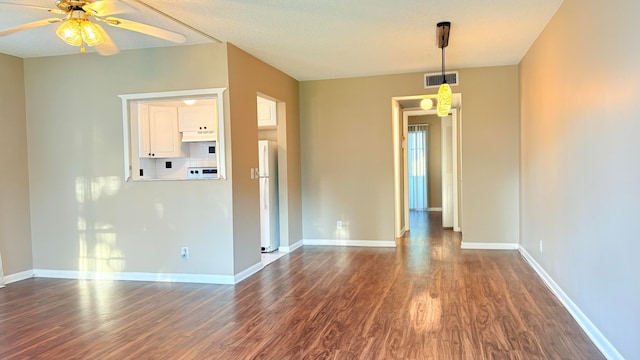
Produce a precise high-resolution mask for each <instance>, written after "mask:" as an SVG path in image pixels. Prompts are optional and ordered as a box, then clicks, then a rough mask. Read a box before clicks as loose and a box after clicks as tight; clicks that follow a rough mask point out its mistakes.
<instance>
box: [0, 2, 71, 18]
mask: <svg viewBox="0 0 640 360" xmlns="http://www.w3.org/2000/svg"><path fill="white" fill-rule="evenodd" d="M0 4H3V5H15V6H22V7H28V8H30V9H38V10H44V11H48V12H50V13H54V14H60V15H65V14H66V13H67V12H66V11H64V10H60V9H52V8H47V7H43V6H36V5H27V4H16V3H9V2H5V1H0Z"/></svg>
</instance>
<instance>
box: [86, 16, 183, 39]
mask: <svg viewBox="0 0 640 360" xmlns="http://www.w3.org/2000/svg"><path fill="white" fill-rule="evenodd" d="M99 20H101V21H104V22H106V23H107V24H109V25H111V26H114V27H118V28H122V29H127V30H131V31H136V32H139V33H142V34H146V35H151V36H155V37H157V38H160V39H164V40H168V41H172V42H174V43H179V44H181V43H183V42H185V41H186V40H187V37H186V36H184V35H183V34H180V33H177V32H173V31H169V30H165V29H161V28H159V27H155V26H151V25H147V24H143V23H139V22H135V21H131V20H125V19H118V18H112V17H109V18H106V19H99Z"/></svg>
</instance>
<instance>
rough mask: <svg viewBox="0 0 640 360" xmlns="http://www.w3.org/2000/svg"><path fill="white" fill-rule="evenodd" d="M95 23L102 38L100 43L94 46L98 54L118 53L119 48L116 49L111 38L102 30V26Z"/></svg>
mask: <svg viewBox="0 0 640 360" xmlns="http://www.w3.org/2000/svg"><path fill="white" fill-rule="evenodd" d="M95 25H96V27H97V28H98V31H99V32H100V35H102V38H103V39H104V41H103V42H102V43H100V44H98V45H96V46H95V48H96V51H97V52H98V54H100V55H104V56H109V55H115V54H117V53H119V52H120V50H118V47H117V46H116V44H115V43H114V42H113V40H111V37H110V36H109V34H107V32H106V31H104V29H103V28H102V26H100V25H98V24H95Z"/></svg>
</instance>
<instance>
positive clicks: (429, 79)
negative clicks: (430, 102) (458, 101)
mask: <svg viewBox="0 0 640 360" xmlns="http://www.w3.org/2000/svg"><path fill="white" fill-rule="evenodd" d="M444 76H445V77H446V79H447V84H449V85H450V86H456V85H458V72H457V71H452V72H446V73H445V74H444ZM440 84H442V73H441V72H439V73H430V74H424V88H425V89H429V88H437V87H440Z"/></svg>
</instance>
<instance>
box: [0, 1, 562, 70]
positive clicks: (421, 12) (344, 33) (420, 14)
mask: <svg viewBox="0 0 640 360" xmlns="http://www.w3.org/2000/svg"><path fill="white" fill-rule="evenodd" d="M116 1H123V2H125V3H127V4H129V5H131V6H132V7H134V8H135V10H134V11H132V12H130V13H126V14H119V15H116V17H121V18H125V19H129V20H134V21H139V22H143V23H147V24H150V25H154V26H159V27H163V28H166V29H169V30H173V31H177V32H180V33H183V34H185V35H186V36H187V42H186V44H197V43H207V42H212V40H211V39H209V38H207V37H205V36H202V35H200V34H198V33H197V32H195V31H192V30H190V29H188V28H187V27H185V26H182V25H180V24H178V23H176V22H174V21H172V20H169V19H167V18H165V17H163V16H161V15H159V14H157V13H154V12H153V11H151V10H149V9H148V8H145V7H144V6H143V5H141V4H139V3H138V2H137V1H136V0H116ZM144 1H145V2H146V3H148V4H149V5H151V6H153V7H155V8H157V9H159V10H161V11H162V12H165V13H167V14H169V15H170V16H172V17H174V18H176V19H179V20H181V21H183V22H185V23H187V24H189V25H191V26H192V27H194V28H196V29H198V30H200V31H202V32H204V33H206V34H208V35H210V36H212V37H214V38H217V39H220V40H221V41H228V42H231V43H233V44H235V45H236V46H238V47H240V48H241V49H243V50H245V51H247V52H249V53H250V54H252V55H254V56H256V57H258V58H260V59H262V60H263V61H265V62H267V63H269V64H271V65H273V66H275V67H276V68H278V69H280V70H282V71H284V72H285V73H287V74H289V75H291V76H292V77H294V78H296V79H298V80H310V79H328V78H341V77H355V76H367V75H379V74H393V73H406V72H416V71H425V72H431V71H438V70H439V69H440V61H441V53H440V49H439V48H438V47H437V45H436V24H437V23H438V22H440V21H451V36H450V41H449V47H447V48H446V66H447V69H458V68H466V67H479V66H496V65H510V64H517V63H519V62H520V60H521V59H522V57H523V56H524V55H525V53H526V52H527V50H528V49H529V47H530V46H531V44H532V43H533V41H534V40H535V39H536V37H537V36H538V35H539V34H540V32H541V31H542V29H543V28H544V26H545V25H546V24H547V22H548V21H549V20H550V19H551V17H552V16H553V14H554V13H555V12H556V10H557V9H558V7H559V6H560V4H561V3H562V0H440V1H434V0H396V1H389V0H367V1H364V0H358V1H356V0H188V1H176V0H144ZM3 2H10V3H18V4H30V5H38V6H44V7H55V1H54V0H3ZM55 16H56V15H53V14H50V13H48V12H46V11H42V10H38V9H30V8H25V7H20V6H14V5H6V4H0V30H4V29H6V28H10V27H13V26H16V25H20V24H22V23H26V22H31V21H36V20H40V19H45V18H50V17H55ZM56 26H57V25H56V24H53V25H47V26H44V27H41V28H36V29H30V30H26V31H23V32H19V33H15V34H12V35H8V36H4V37H0V52H1V53H5V54H9V55H14V56H18V57H23V58H30V57H40V56H54V55H64V54H74V53H77V52H78V51H79V50H78V48H76V47H72V46H69V45H66V44H65V43H63V42H62V41H61V40H60V39H58V38H57V37H56V35H55V27H56ZM105 29H106V30H107V32H108V33H109V34H110V35H111V37H112V38H113V40H114V41H115V42H116V44H117V45H118V47H119V48H120V49H121V50H128V49H137V48H148V47H159V46H171V45H175V44H173V43H170V42H168V41H164V40H158V39H155V38H152V37H149V36H146V35H139V34H137V33H133V32H130V31H127V30H123V29H117V28H112V27H108V26H105ZM88 51H92V50H88ZM115 56H117V55H115Z"/></svg>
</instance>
